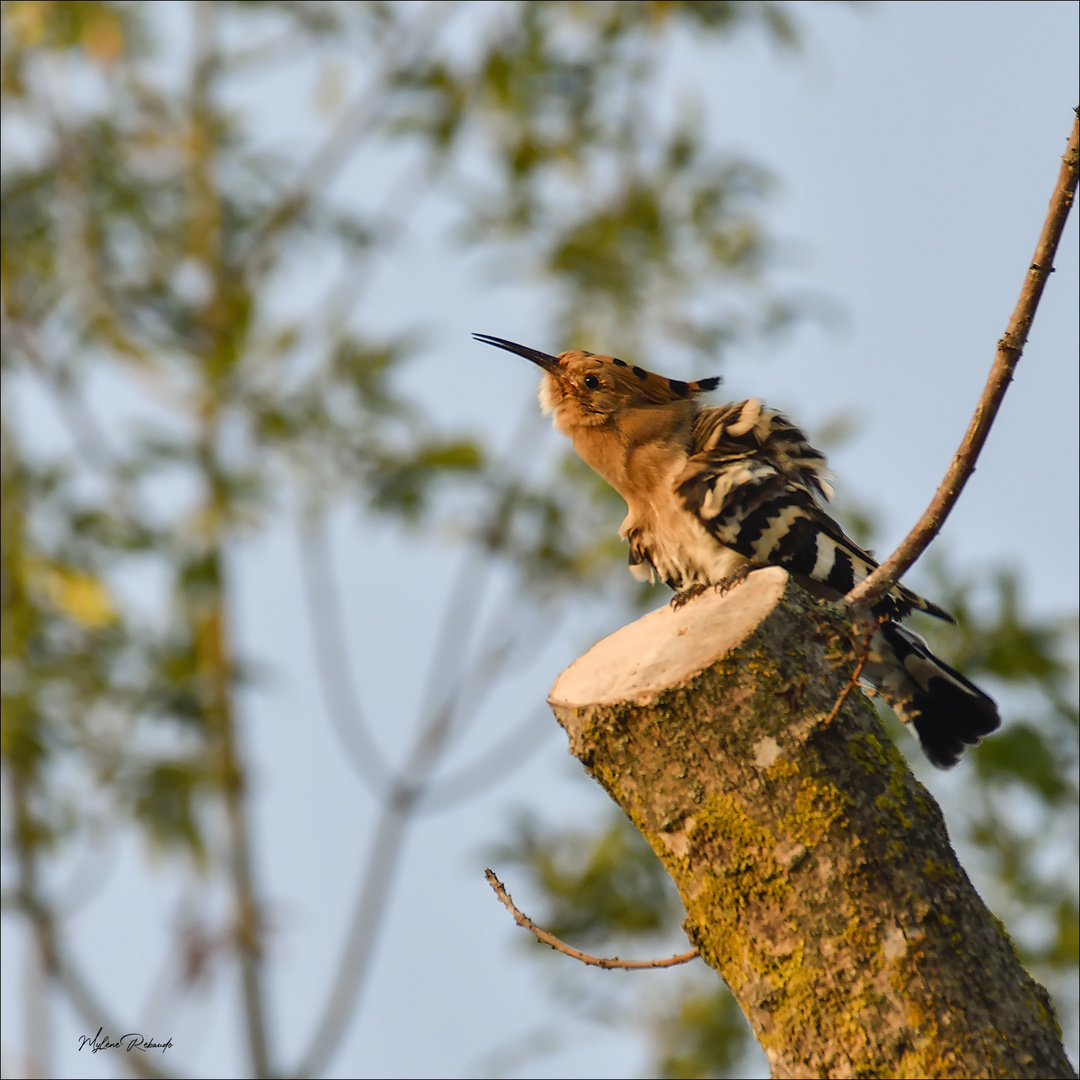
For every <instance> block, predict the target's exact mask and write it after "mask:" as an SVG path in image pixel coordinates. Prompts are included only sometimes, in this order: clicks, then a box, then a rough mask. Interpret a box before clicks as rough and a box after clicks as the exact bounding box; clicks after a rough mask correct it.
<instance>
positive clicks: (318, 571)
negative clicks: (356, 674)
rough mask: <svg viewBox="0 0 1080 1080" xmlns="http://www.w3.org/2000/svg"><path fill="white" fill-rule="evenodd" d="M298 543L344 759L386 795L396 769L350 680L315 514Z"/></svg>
mask: <svg viewBox="0 0 1080 1080" xmlns="http://www.w3.org/2000/svg"><path fill="white" fill-rule="evenodd" d="M299 540H300V544H299V546H300V563H301V570H302V577H303V582H304V599H305V600H306V602H307V608H308V619H309V621H310V623H311V631H312V639H313V643H314V646H315V666H316V670H317V671H318V676H319V685H320V687H321V689H322V693H323V699H324V701H325V703H326V711H327V713H329V716H330V719H331V722H332V724H333V728H334V733H335V734H336V735H337V737H338V742H339V744H340V745H341V748H342V750H344V751H345V758H346V760H347V761H348V762H349V764H350V765H351V766H352V767H353V770H354V771H355V772H356V774H357V776H358V777H359V778H360V780H361V781H363V783H364V784H365V785H366V786H367V787H368V789H369V790H371V791H372V792H374V793H375V794H377V795H380V796H384V795H385V794H386V792H387V791H388V790H389V788H390V786H391V783H392V780H391V777H392V772H393V770H392V769H391V766H390V764H389V762H388V761H387V760H386V757H385V755H384V754H383V752H382V750H381V749H380V748H379V744H378V743H377V742H376V740H375V736H374V734H373V733H372V731H371V727H370V725H369V724H368V722H367V718H366V717H365V715H364V711H363V709H361V707H360V702H359V700H358V696H357V693H356V688H355V686H354V684H353V681H352V674H351V672H350V670H349V659H348V649H347V647H346V645H345V641H346V633H345V620H344V618H343V615H342V611H341V606H340V605H339V604H338V590H337V588H335V585H334V582H333V579H332V575H333V572H334V571H333V553H332V551H331V548H330V544H329V542H328V540H327V536H326V530H325V526H324V521H323V519H322V516H321V515H319V514H318V513H316V512H313V511H312V512H308V513H307V514H305V515H304V517H303V519H302V521H301V524H300V530H299Z"/></svg>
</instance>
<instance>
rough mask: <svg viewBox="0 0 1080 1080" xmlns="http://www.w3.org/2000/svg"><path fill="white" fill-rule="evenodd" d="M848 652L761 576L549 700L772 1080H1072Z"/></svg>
mask: <svg viewBox="0 0 1080 1080" xmlns="http://www.w3.org/2000/svg"><path fill="white" fill-rule="evenodd" d="M852 640H853V637H852V627H851V624H850V623H849V622H847V621H846V620H845V619H844V618H843V617H842V616H841V615H840V614H838V613H837V611H836V610H835V609H833V608H831V607H828V606H826V605H823V604H820V603H818V602H816V601H814V600H813V599H812V598H811V597H809V596H808V595H807V594H806V593H805V592H803V591H802V590H801V589H800V588H799V587H798V586H797V585H795V584H794V583H793V582H791V581H790V580H789V578H788V576H787V574H786V573H785V572H784V571H783V570H780V569H777V568H770V569H766V570H759V571H756V572H755V573H753V574H751V575H750V577H749V579H748V580H747V581H746V583H745V584H743V585H741V586H739V587H738V588H736V589H734V590H732V591H731V592H730V593H729V594H727V595H724V596H721V595H719V594H717V593H715V592H708V593H705V594H703V595H702V596H701V597H699V598H697V599H695V600H693V601H691V602H690V603H689V604H687V605H686V606H684V607H683V608H682V609H680V610H678V611H675V610H673V609H671V608H670V607H665V608H663V609H661V610H659V611H654V612H652V613H651V614H649V615H646V616H645V617H644V618H642V619H639V620H638V621H637V622H635V623H633V624H631V625H630V626H627V627H624V628H623V629H622V630H619V631H618V632H617V633H615V634H613V635H612V636H611V637H609V638H606V639H605V640H604V641H601V642H600V643H599V644H598V645H596V646H595V647H594V648H592V649H591V650H590V651H589V652H588V653H586V654H585V656H583V657H581V659H579V660H577V661H576V662H575V663H574V664H573V665H572V666H571V667H570V668H568V669H567V670H566V671H565V672H563V674H562V675H561V676H560V677H559V679H558V681H557V682H556V683H555V686H554V688H553V689H552V691H551V696H550V699H549V700H550V703H551V706H552V708H553V710H554V712H555V715H556V717H557V718H558V720H559V723H560V724H562V726H563V727H564V728H565V729H566V732H567V734H568V735H569V737H570V749H571V752H572V753H573V754H574V755H575V756H576V757H578V758H579V759H580V760H581V762H582V764H583V765H584V766H585V768H586V769H587V770H588V771H589V773H590V774H591V775H592V776H593V777H594V778H595V779H596V780H597V781H598V782H599V783H600V784H602V785H603V787H604V788H605V789H606V790H607V791H608V793H609V794H610V795H611V797H612V798H613V799H614V800H615V801H616V802H617V803H618V804H619V806H620V807H622V809H623V810H624V811H625V812H626V814H627V815H628V816H629V817H630V819H631V820H632V821H633V823H634V824H635V825H636V826H637V828H638V829H639V830H640V831H641V832H642V834H643V835H644V836H645V837H646V839H647V840H648V841H649V843H650V844H651V845H652V848H653V850H654V851H655V852H656V854H657V855H658V856H659V857H660V859H661V860H662V861H663V863H664V865H665V867H666V868H667V870H668V872H669V873H670V874H671V876H672V878H673V879H674V880H675V883H676V885H677V886H678V889H679V892H680V894H681V896H682V900H683V903H684V905H685V906H686V912H687V917H686V921H685V923H684V927H685V930H686V933H687V936H688V937H689V938H690V940H691V941H692V942H693V943H694V944H695V945H696V946H697V948H698V950H699V951H700V953H701V955H702V957H703V958H704V959H705V961H706V963H708V964H709V965H710V966H711V967H713V968H714V969H715V970H716V971H717V972H718V973H719V974H720V975H721V976H722V977H723V979H724V980H725V981H726V983H727V985H728V986H729V987H730V988H731V991H732V993H733V994H734V995H735V997H736V999H737V1000H738V1002H739V1004H740V1006H741V1007H742V1009H743V1011H744V1012H745V1014H746V1016H747V1019H748V1020H749V1021H750V1024H751V1026H752V1027H753V1029H754V1032H755V1033H756V1035H757V1037H758V1039H759V1040H760V1042H761V1045H762V1047H763V1048H764V1050H765V1053H766V1054H767V1056H768V1059H769V1062H770V1064H771V1068H772V1074H773V1076H774V1077H806V1076H823V1077H824V1076H827V1077H856V1076H857V1077H878V1076H881V1077H885V1076H889V1077H965V1078H970V1077H1075V1076H1076V1073H1075V1072H1074V1071H1073V1070H1072V1068H1071V1066H1070V1065H1069V1062H1068V1059H1067V1058H1066V1056H1065V1053H1064V1051H1063V1049H1062V1046H1061V1034H1060V1030H1059V1028H1058V1025H1057V1021H1056V1019H1055V1016H1054V1011H1053V1008H1052V1006H1051V1004H1050V999H1049V995H1048V994H1047V992H1046V990H1045V989H1043V987H1042V986H1040V985H1039V984H1038V983H1036V982H1035V981H1034V980H1033V979H1032V978H1031V977H1030V976H1029V975H1028V973H1027V972H1026V971H1025V970H1024V968H1023V966H1022V965H1021V963H1020V961H1019V959H1018V958H1017V955H1016V952H1015V950H1014V948H1013V945H1012V943H1011V942H1010V940H1009V938H1008V936H1007V935H1006V934H1005V931H1004V929H1003V928H1002V926H1001V924H1000V923H999V922H998V921H997V919H996V918H995V917H994V916H993V915H992V914H991V913H990V911H989V910H988V909H987V908H986V906H985V905H984V904H983V902H982V900H981V899H980V897H979V896H978V894H977V893H976V892H975V889H974V888H973V887H972V885H971V882H970V881H969V880H968V877H967V875H966V874H965V873H964V870H963V869H962V868H961V866H960V864H959V863H958V862H957V859H956V856H955V854H954V853H953V850H952V847H951V846H950V844H949V839H948V835H947V833H946V829H945V823H944V821H943V819H942V815H941V811H940V809H939V808H938V806H937V804H936V803H935V801H934V800H933V798H932V797H931V796H930V794H929V793H928V792H927V791H926V789H925V788H923V786H922V785H921V784H920V783H919V782H918V781H917V780H916V779H915V777H914V776H913V775H912V773H911V772H910V770H909V769H908V767H907V764H906V762H905V760H904V758H903V756H902V755H901V753H900V752H899V751H898V750H897V749H896V747H895V746H894V745H893V743H892V740H891V739H890V738H889V735H888V734H887V732H886V730H885V728H884V726H883V725H882V723H881V721H880V719H879V717H878V715H877V713H876V712H875V710H874V708H873V707H872V706H871V704H870V703H869V701H868V700H867V699H866V697H865V696H864V695H863V694H862V693H861V692H860V691H859V690H858V689H857V688H851V686H850V682H851V676H852V673H853V671H854V669H855V665H856V661H857V656H856V653H857V647H856V646H853V644H852ZM845 687H847V688H848V692H847V696H846V698H845V699H844V701H843V703H842V705H841V707H840V708H839V709H838V710H835V712H836V715H835V716H834V717H833V718H832V719H831V720H829V717H830V714H831V713H832V712H833V711H834V706H835V704H836V702H837V700H838V699H839V698H840V696H841V695H842V694H843V693H844V692H845Z"/></svg>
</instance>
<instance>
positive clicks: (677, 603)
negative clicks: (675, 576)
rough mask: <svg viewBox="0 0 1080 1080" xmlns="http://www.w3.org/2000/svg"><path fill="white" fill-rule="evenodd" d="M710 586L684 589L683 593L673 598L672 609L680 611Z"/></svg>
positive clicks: (692, 586) (693, 586) (678, 593)
mask: <svg viewBox="0 0 1080 1080" xmlns="http://www.w3.org/2000/svg"><path fill="white" fill-rule="evenodd" d="M707 588H708V585H691V586H690V587H689V588H686V589H683V591H682V592H677V593H676V594H675V595H674V596H673V597H672V598H671V607H672V610H673V611H678V610H679V608H681V607H682V606H683V605H684V604H688V603H690V601H691V600H693V599H694V597H695V596H700V595H701V594H702V593H703V592H704V591H705V590H706V589H707Z"/></svg>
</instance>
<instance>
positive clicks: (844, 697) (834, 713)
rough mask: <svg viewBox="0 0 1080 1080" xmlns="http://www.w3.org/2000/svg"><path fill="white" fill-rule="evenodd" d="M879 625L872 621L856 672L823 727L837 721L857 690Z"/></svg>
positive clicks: (834, 703)
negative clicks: (846, 702) (844, 706)
mask: <svg viewBox="0 0 1080 1080" xmlns="http://www.w3.org/2000/svg"><path fill="white" fill-rule="evenodd" d="M879 625H880V620H877V619H874V620H872V621H871V623H870V627H869V629H868V630H867V631H866V635H865V637H864V638H863V647H862V652H860V654H859V662H858V663H857V664H856V665H855V670H854V671H853V672H852V673H851V678H850V679H848V681H847V685H846V686H845V687H844V689H843V690H841V691H840V694H839V696H838V697H837V699H836V701H834V702H833V707H832V708H831V709H830V710H829V715H828V716H826V717H825V719H824V720H823V721H822V722H821V726H822V727H828V726H829V725H830V724H831V723H832V722H833V721H834V720H835V719H836V716H837V714H838V713H839V712H840V709H841V708H842V707H843V705H844V702H845V701H847V696H848V694H850V693H851V691H852V690H854V689H855V684H856V683H857V682H858V681H859V676H860V675H861V674H862V673H863V668H864V667H866V661H867V660H868V659H869V657H870V643H871V642H872V641H873V640H874V634H875V633H877V629H878V626H879Z"/></svg>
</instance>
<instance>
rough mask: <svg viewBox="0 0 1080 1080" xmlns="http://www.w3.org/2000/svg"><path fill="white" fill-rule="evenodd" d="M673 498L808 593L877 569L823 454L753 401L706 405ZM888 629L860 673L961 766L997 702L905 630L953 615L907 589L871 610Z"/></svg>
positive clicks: (994, 723)
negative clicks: (843, 520)
mask: <svg viewBox="0 0 1080 1080" xmlns="http://www.w3.org/2000/svg"><path fill="white" fill-rule="evenodd" d="M691 442H692V452H691V456H690V458H689V461H688V463H687V466H686V468H685V470H684V471H683V474H682V476H681V477H680V478H679V480H678V483H677V487H676V490H677V492H678V495H679V497H680V498H681V499H682V501H683V504H684V506H685V508H686V509H687V510H689V511H690V512H691V513H693V514H695V515H696V516H697V517H698V519H699V520H700V521H701V522H702V523H703V524H704V525H705V527H706V528H707V529H708V530H709V531H710V532H711V533H712V535H713V536H714V537H715V538H716V539H717V540H718V541H719V542H720V543H721V544H723V545H724V546H725V547H727V548H730V549H732V550H734V551H736V552H738V553H739V554H740V555H742V556H744V557H745V558H746V559H748V560H749V562H750V565H751V566H766V565H775V566H782V567H784V568H785V569H786V570H787V571H788V572H789V573H790V574H791V575H792V576H793V577H794V578H795V579H796V580H797V581H799V582H800V583H801V584H802V585H803V586H804V587H806V588H807V589H808V590H809V591H810V592H812V593H813V594H815V595H817V596H820V597H824V598H826V599H830V600H838V599H840V598H841V597H842V596H844V595H846V594H847V593H848V592H850V590H851V589H852V588H853V587H854V586H855V585H856V584H858V583H859V582H860V581H862V580H863V579H864V578H865V577H867V576H868V575H869V574H870V572H871V571H872V570H874V569H875V568H876V566H877V562H876V560H875V559H874V558H873V556H872V555H871V554H870V553H869V552H867V551H865V550H863V549H862V548H861V547H859V546H858V545H857V544H856V543H855V542H854V541H853V540H852V539H851V538H850V537H848V536H847V535H846V534H845V533H844V531H843V530H842V529H841V528H840V526H839V525H838V524H837V523H836V522H835V521H834V520H833V519H832V518H831V517H830V516H829V515H828V514H827V513H826V512H825V510H824V504H825V503H826V501H827V500H828V499H829V497H830V496H831V494H832V489H831V487H830V485H829V483H828V479H829V474H828V472H827V471H826V466H825V458H824V456H823V455H822V454H821V453H820V452H819V451H818V450H815V449H814V448H813V447H812V446H811V445H810V444H809V443H808V442H807V440H806V437H805V436H804V435H803V433H802V432H801V431H800V430H799V429H798V428H797V427H795V426H794V425H793V424H791V423H790V421H788V420H787V419H786V418H785V417H783V416H781V415H780V414H779V413H777V412H774V411H772V410H770V409H764V408H762V406H761V403H760V402H759V401H756V400H750V401H740V402H736V403H734V404H731V405H726V406H722V407H720V408H712V409H703V410H702V411H701V412H700V413H699V415H698V416H697V417H696V419H695V423H694V427H693V433H692V439H691ZM872 610H873V613H874V614H875V615H877V616H879V617H880V618H882V619H883V620H884V621H883V622H882V624H881V627H880V629H879V630H878V632H877V633H876V634H875V636H874V638H873V639H872V641H871V645H870V651H869V654H868V658H867V663H866V665H865V667H864V669H863V677H864V678H865V679H866V680H867V681H868V682H869V683H870V684H871V685H872V686H874V687H875V689H876V690H877V691H878V693H879V694H880V695H881V697H882V698H883V699H884V700H885V701H886V702H888V704H889V705H891V706H892V708H893V709H894V710H895V711H896V713H897V715H898V716H899V717H900V719H901V720H903V721H904V722H905V723H910V724H912V725H913V726H914V728H915V731H916V732H917V734H918V737H919V742H920V743H921V745H922V748H923V750H924V752H925V753H926V756H927V757H928V758H929V759H930V761H931V762H932V763H933V764H934V765H936V766H938V767H939V768H943V769H947V768H950V767H951V766H953V765H955V764H956V762H957V761H958V760H959V758H960V755H961V753H962V752H963V751H964V749H965V747H967V746H972V745H974V744H975V743H977V742H978V741H979V739H980V738H982V737H983V736H984V735H988V734H990V732H992V731H994V730H995V729H996V728H997V727H998V726H999V725H1000V723H1001V720H1000V718H999V716H998V711H997V706H996V705H995V704H994V702H993V700H992V699H991V698H990V697H988V696H987V695H986V694H984V693H983V692H982V691H981V690H980V689H979V688H978V687H977V686H975V685H974V683H972V682H971V681H970V680H968V679H966V678H965V677H964V676H963V675H961V674H960V673H959V672H958V671H956V670H955V669H953V668H952V667H950V666H949V665H948V664H946V663H945V662H944V661H943V660H940V659H939V658H938V657H936V656H934V654H933V653H932V652H931V651H930V648H929V646H928V645H927V644H926V642H925V641H923V639H922V638H921V637H919V636H918V635H917V634H915V633H913V632H911V631H910V630H908V629H906V628H905V627H903V626H901V625H899V623H898V622H897V621H895V620H899V619H903V618H904V617H905V616H907V615H909V614H910V613H911V612H912V611H922V612H925V613H926V614H928V615H932V616H934V617H936V618H939V619H944V620H947V621H949V622H953V621H954V620H953V618H952V616H950V615H949V614H948V612H946V611H943V610H942V609H941V608H939V607H938V606H937V605H935V604H932V603H930V602H929V601H927V600H925V599H923V597H921V596H919V595H918V594H916V593H914V592H912V591H911V590H910V589H908V588H906V587H904V586H903V585H897V586H896V587H895V588H893V590H892V591H891V592H890V593H889V594H888V595H887V596H886V597H885V598H884V599H882V600H881V601H880V602H879V603H878V604H876V605H875V606H874V608H873V609H872Z"/></svg>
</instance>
